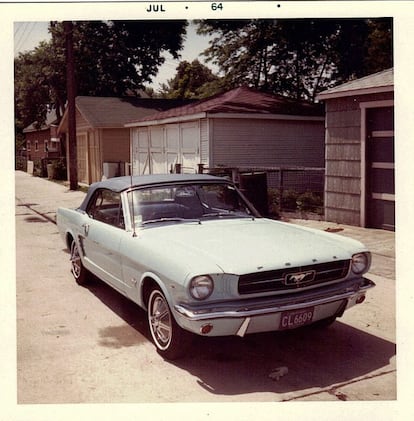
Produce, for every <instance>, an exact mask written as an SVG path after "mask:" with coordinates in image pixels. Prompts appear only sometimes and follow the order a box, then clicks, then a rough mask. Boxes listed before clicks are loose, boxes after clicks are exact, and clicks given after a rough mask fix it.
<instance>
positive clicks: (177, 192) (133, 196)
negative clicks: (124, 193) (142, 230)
mask: <svg viewBox="0 0 414 421" xmlns="http://www.w3.org/2000/svg"><path fill="white" fill-rule="evenodd" d="M128 199H129V205H130V210H131V215H133V218H134V221H135V224H139V225H146V224H150V223H156V222H182V221H198V222H201V221H204V220H208V219H215V218H246V217H249V218H251V217H253V216H257V214H256V212H255V210H254V209H253V208H251V207H250V206H249V204H248V203H247V202H246V201H245V200H244V198H243V197H242V196H241V195H240V194H239V192H238V191H237V190H236V188H235V187H234V186H232V185H230V184H226V183H204V184H198V183H194V184H180V185H176V184H175V185H168V186H154V187H146V188H139V189H136V190H132V191H130V192H129V193H128Z"/></svg>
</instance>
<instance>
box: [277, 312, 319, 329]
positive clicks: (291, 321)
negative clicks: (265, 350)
mask: <svg viewBox="0 0 414 421" xmlns="http://www.w3.org/2000/svg"><path fill="white" fill-rule="evenodd" d="M313 310H314V307H308V308H302V309H300V310H290V311H284V312H283V313H282V314H281V316H280V325H279V329H280V330H286V329H295V328H297V327H300V326H305V325H307V324H309V323H312V319H313Z"/></svg>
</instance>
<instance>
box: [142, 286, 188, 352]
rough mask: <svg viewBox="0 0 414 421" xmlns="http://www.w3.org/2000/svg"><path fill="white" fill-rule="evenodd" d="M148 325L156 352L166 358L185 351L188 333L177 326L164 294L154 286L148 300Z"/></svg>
mask: <svg viewBox="0 0 414 421" xmlns="http://www.w3.org/2000/svg"><path fill="white" fill-rule="evenodd" d="M148 325H149V329H150V332H151V336H152V339H153V341H154V344H155V346H156V347H157V351H158V353H159V354H160V355H161V356H163V357H164V358H166V359H168V360H175V359H177V358H180V357H182V356H183V355H184V353H185V348H186V346H187V345H188V342H189V338H190V333H189V332H187V331H185V330H184V329H182V328H181V327H180V326H178V324H177V322H176V321H175V319H174V316H173V315H172V313H171V310H170V306H169V305H168V302H167V300H166V298H165V296H164V294H163V293H162V292H161V291H160V290H159V289H158V288H155V289H154V290H153V291H152V292H151V295H150V297H149V300H148Z"/></svg>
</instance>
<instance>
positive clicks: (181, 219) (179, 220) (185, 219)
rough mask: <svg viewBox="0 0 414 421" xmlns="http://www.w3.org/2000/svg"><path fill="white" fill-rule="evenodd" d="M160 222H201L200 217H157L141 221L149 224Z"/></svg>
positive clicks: (142, 223) (143, 223)
mask: <svg viewBox="0 0 414 421" xmlns="http://www.w3.org/2000/svg"><path fill="white" fill-rule="evenodd" d="M159 222H197V223H198V224H201V221H200V220H199V219H187V218H178V217H172V218H171V217H170V218H157V219H148V220H147V221H143V222H141V225H147V224H156V223H159Z"/></svg>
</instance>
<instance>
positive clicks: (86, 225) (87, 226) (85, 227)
mask: <svg viewBox="0 0 414 421" xmlns="http://www.w3.org/2000/svg"><path fill="white" fill-rule="evenodd" d="M82 228H83V232H84V233H85V235H86V236H87V235H88V233H89V224H82Z"/></svg>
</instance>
